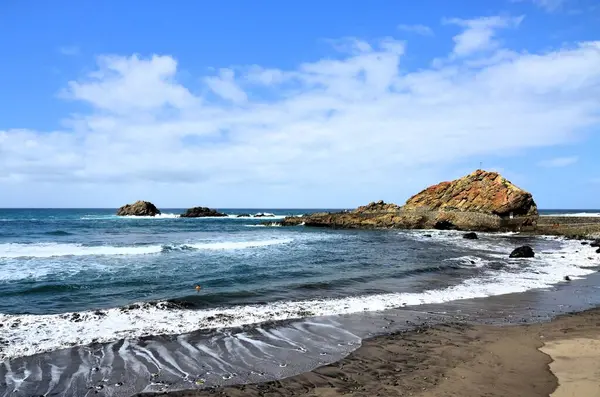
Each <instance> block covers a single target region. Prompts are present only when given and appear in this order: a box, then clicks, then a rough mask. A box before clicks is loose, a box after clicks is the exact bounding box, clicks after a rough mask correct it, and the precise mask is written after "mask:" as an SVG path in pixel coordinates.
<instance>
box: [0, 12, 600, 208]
mask: <svg viewBox="0 0 600 397" xmlns="http://www.w3.org/2000/svg"><path fill="white" fill-rule="evenodd" d="M522 21H523V17H522V16H517V17H507V16H492V17H485V18H478V19H470V20H463V19H449V20H447V21H446V22H447V23H450V24H453V25H456V26H457V27H459V28H460V29H461V32H459V33H458V34H457V35H456V36H454V38H453V39H449V42H450V43H451V42H452V40H453V42H454V46H453V48H452V51H451V53H448V54H446V55H445V56H444V58H445V61H444V62H443V63H442V64H441V66H440V65H434V66H431V67H427V68H420V69H416V70H408V69H406V68H405V67H404V63H403V62H404V58H405V56H407V54H410V51H411V46H410V41H409V42H404V41H400V40H397V39H394V38H391V37H385V38H381V39H376V40H362V39H360V38H350V39H344V40H345V43H346V44H348V47H347V48H348V49H350V50H349V51H345V52H338V53H335V54H333V55H332V56H330V57H324V58H322V59H313V60H310V59H306V60H305V61H304V62H302V63H300V64H298V65H297V66H296V67H294V68H288V69H279V68H273V67H270V66H269V67H267V66H264V67H263V66H261V65H245V66H231V65H215V66H217V67H218V69H217V72H216V74H212V75H196V76H194V78H195V79H196V81H199V82H200V84H201V85H202V87H201V88H200V89H198V88H197V87H196V86H194V85H191V84H188V85H184V84H183V83H182V82H181V81H180V79H179V77H180V76H179V72H180V71H181V69H182V65H180V62H178V60H177V57H176V56H174V55H168V54H162V55H160V54H151V55H140V54H128V55H119V54H105V55H101V56H99V57H98V58H97V63H96V67H95V69H94V70H93V71H92V72H90V73H88V74H87V75H85V76H84V77H82V78H78V79H73V80H71V81H69V82H68V84H67V85H66V87H64V89H63V90H62V91H61V92H60V98H61V100H66V101H73V102H75V103H78V104H83V105H85V106H86V107H87V108H88V109H89V111H80V112H78V113H77V114H73V115H71V116H69V117H67V118H66V119H65V120H64V121H63V126H64V127H63V128H62V129H60V130H57V131H36V130H32V129H27V126H22V128H20V129H9V130H4V131H1V130H0V145H1V146H0V152H1V153H2V156H1V157H0V185H2V186H3V188H4V189H9V188H10V187H11V186H13V187H14V186H17V185H21V186H26V185H31V184H36V185H38V184H39V185H43V184H48V185H49V187H47V188H48V189H60V188H61V186H63V187H64V186H73V185H90V184H91V185H100V186H112V188H113V191H114V192H119V190H120V189H121V188H119V187H118V186H122V185H127V189H133V190H129V193H128V194H130V195H131V194H132V193H131V191H136V190H135V185H136V184H160V185H161V186H164V188H161V189H167V190H169V189H172V188H173V187H176V186H179V185H180V184H196V186H199V187H198V189H202V190H204V191H208V192H210V191H219V192H226V191H228V192H231V194H232V195H237V196H239V197H240V200H242V198H243V192H244V189H246V187H247V186H254V187H256V186H263V187H264V191H265V192H273V191H282V190H283V191H286V189H288V190H287V191H296V189H307V191H311V192H313V195H314V196H315V197H314V198H313V199H312V200H313V201H312V202H318V201H319V200H322V201H324V202H326V203H329V202H331V199H332V197H333V196H334V195H335V194H337V193H338V192H345V191H349V190H352V189H359V188H361V187H362V186H366V185H368V186H376V188H374V190H375V192H376V193H375V195H376V196H377V192H378V190H377V189H380V190H379V192H381V193H382V194H383V193H386V194H387V193H389V190H388V189H387V188H384V187H383V186H385V185H386V184H388V183H389V181H391V180H395V179H397V178H398V175H410V176H413V177H414V178H415V179H414V180H411V178H407V180H406V182H405V183H404V185H403V186H400V187H397V188H396V190H395V191H394V193H395V194H398V195H408V194H410V193H413V192H414V190H415V189H416V188H417V187H418V188H420V187H422V186H421V185H420V184H419V183H420V182H418V181H417V180H418V176H419V175H428V176H431V175H437V174H438V173H439V171H440V170H441V169H443V168H444V167H448V166H452V165H453V164H457V163H460V162H462V161H473V162H475V163H477V164H478V163H479V159H480V158H487V157H506V156H513V155H515V154H517V153H519V151H521V150H524V149H530V148H538V147H544V146H552V145H558V144H563V143H567V142H570V141H572V140H574V139H577V138H578V137H579V136H580V134H582V133H583V132H585V131H586V130H587V129H589V128H590V127H593V126H598V125H599V124H600V119H599V115H600V68H599V67H598V65H600V42H598V41H590V42H580V43H577V44H575V45H572V46H569V47H561V48H556V49H552V50H547V51H544V52H520V51H515V50H513V49H511V48H507V47H505V46H503V44H502V40H500V39H499V38H498V37H499V36H498V35H499V34H500V33H499V32H498V31H499V30H500V29H507V28H511V29H516V28H518V27H519V25H520V24H521V23H522ZM401 26H402V25H401ZM418 26H423V25H418ZM411 29H412V30H413V31H415V32H417V33H420V34H428V33H427V32H429V31H428V30H426V29H424V28H421V27H412V28H410V29H408V28H407V29H405V30H411ZM559 160H561V159H558V160H556V159H555V160H554V163H552V160H551V161H550V162H549V163H548V165H547V166H561V165H568V164H567V163H568V161H567V160H565V159H562V163H561V161H559ZM570 160H572V159H570ZM575 161H576V160H575ZM553 164H555V165H553ZM292 185H293V186H292ZM377 186H378V187H377ZM183 189H184V190H185V189H189V186H188V187H186V188H183ZM146 191H148V186H146V187H144V188H143V189H140V190H137V192H138V193H137V194H140V193H141V192H146ZM186 191H187V190H186ZM319 195H321V196H320V197H319ZM257 197H258V196H257ZM282 197H283V196H282ZM373 198H377V197H373ZM126 199H129V196H127V198H125V197H114V200H115V201H116V202H118V203H121V202H122V201H123V200H126ZM254 199H257V198H254ZM269 200H270V199H269ZM269 200H266V201H267V202H269V203H270V202H271V201H269ZM275 201H277V200H274V201H273V202H275ZM241 203H242V201H240V204H241ZM113 204H114V203H113ZM280 204H284V203H282V202H281V203H280Z"/></svg>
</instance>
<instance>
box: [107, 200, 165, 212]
mask: <svg viewBox="0 0 600 397" xmlns="http://www.w3.org/2000/svg"><path fill="white" fill-rule="evenodd" d="M160 213H161V212H160V210H159V209H158V208H156V206H155V205H154V204H152V203H151V202H149V201H142V200H138V201H136V202H135V203H133V204H126V205H124V206H122V207H121V208H119V209H118V210H117V215H118V216H156V215H160Z"/></svg>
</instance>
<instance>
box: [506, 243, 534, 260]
mask: <svg viewBox="0 0 600 397" xmlns="http://www.w3.org/2000/svg"><path fill="white" fill-rule="evenodd" d="M510 257H511V258H533V257H535V252H534V251H533V248H531V247H530V246H528V245H524V246H522V247H519V248H516V249H515V250H514V251H513V252H511V253H510Z"/></svg>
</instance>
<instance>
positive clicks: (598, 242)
mask: <svg viewBox="0 0 600 397" xmlns="http://www.w3.org/2000/svg"><path fill="white" fill-rule="evenodd" d="M590 247H600V240H594V241H593V242H591V243H590Z"/></svg>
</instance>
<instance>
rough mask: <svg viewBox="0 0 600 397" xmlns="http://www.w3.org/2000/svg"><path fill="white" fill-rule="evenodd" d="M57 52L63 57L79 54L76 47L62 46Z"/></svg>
mask: <svg viewBox="0 0 600 397" xmlns="http://www.w3.org/2000/svg"><path fill="white" fill-rule="evenodd" d="M58 52H60V53H61V54H63V55H67V56H72V55H78V54H79V47H77V46H63V47H60V48H59V49H58Z"/></svg>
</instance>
